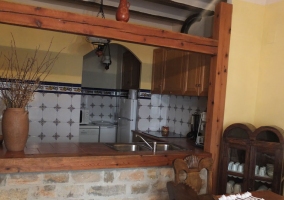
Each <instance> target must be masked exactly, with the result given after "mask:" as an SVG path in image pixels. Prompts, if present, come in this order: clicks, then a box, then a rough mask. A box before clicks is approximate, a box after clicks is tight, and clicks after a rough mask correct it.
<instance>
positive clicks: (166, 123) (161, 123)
mask: <svg viewBox="0 0 284 200" xmlns="http://www.w3.org/2000/svg"><path fill="white" fill-rule="evenodd" d="M162 126H168V122H167V120H166V119H163V120H162V121H160V127H162Z"/></svg>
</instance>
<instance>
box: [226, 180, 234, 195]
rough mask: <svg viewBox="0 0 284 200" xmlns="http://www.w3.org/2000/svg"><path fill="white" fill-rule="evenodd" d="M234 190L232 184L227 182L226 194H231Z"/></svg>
mask: <svg viewBox="0 0 284 200" xmlns="http://www.w3.org/2000/svg"><path fill="white" fill-rule="evenodd" d="M233 190H234V184H232V183H231V182H227V187H226V193H227V194H231V193H232V192H233Z"/></svg>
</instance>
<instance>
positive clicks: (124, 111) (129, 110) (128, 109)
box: [117, 99, 137, 143]
mask: <svg viewBox="0 0 284 200" xmlns="http://www.w3.org/2000/svg"><path fill="white" fill-rule="evenodd" d="M136 115H137V100H135V99H120V105H119V112H118V125H117V142H126V143H129V142H132V132H131V130H135V128H136V126H135V125H136Z"/></svg>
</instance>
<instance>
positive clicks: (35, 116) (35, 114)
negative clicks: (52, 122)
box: [28, 107, 42, 121]
mask: <svg viewBox="0 0 284 200" xmlns="http://www.w3.org/2000/svg"><path fill="white" fill-rule="evenodd" d="M28 111H29V120H31V121H39V119H41V118H42V110H41V109H40V108H38V107H31V108H29V109H28Z"/></svg>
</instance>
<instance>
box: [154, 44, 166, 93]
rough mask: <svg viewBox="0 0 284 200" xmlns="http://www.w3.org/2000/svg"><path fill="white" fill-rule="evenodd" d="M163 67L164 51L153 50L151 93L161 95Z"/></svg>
mask: <svg viewBox="0 0 284 200" xmlns="http://www.w3.org/2000/svg"><path fill="white" fill-rule="evenodd" d="M164 66H165V49H155V50H154V53H153V66H152V86H151V93H153V94H161V92H162V84H163V77H164V76H163V68H164Z"/></svg>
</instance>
